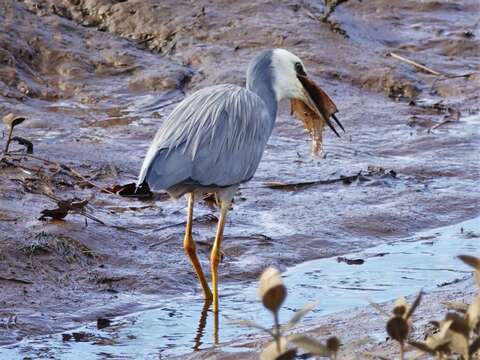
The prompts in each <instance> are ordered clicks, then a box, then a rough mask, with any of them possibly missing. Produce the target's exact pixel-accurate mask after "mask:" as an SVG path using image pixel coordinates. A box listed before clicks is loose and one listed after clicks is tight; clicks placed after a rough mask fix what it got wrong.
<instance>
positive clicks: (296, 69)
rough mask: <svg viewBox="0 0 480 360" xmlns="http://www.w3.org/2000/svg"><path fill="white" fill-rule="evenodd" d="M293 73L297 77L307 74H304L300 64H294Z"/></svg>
mask: <svg viewBox="0 0 480 360" xmlns="http://www.w3.org/2000/svg"><path fill="white" fill-rule="evenodd" d="M295 71H296V72H297V74H299V75H303V76H307V74H306V73H305V70H303V66H302V64H300V63H299V62H297V63H295Z"/></svg>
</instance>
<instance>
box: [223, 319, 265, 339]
mask: <svg viewBox="0 0 480 360" xmlns="http://www.w3.org/2000/svg"><path fill="white" fill-rule="evenodd" d="M228 321H229V322H231V323H232V324H236V325H240V326H243V327H248V328H253V329H259V330H262V331H265V332H266V333H268V334H270V335H271V336H273V333H272V332H271V331H270V330H269V329H267V328H266V327H263V326H262V325H260V324H257V323H256V322H255V321H250V320H236V319H228Z"/></svg>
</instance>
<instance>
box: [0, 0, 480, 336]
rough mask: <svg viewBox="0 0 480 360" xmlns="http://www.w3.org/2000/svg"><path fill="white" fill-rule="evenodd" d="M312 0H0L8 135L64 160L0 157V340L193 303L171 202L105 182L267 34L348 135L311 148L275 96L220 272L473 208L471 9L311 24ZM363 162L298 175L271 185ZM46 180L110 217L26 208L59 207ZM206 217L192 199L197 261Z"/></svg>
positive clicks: (207, 229)
mask: <svg viewBox="0 0 480 360" xmlns="http://www.w3.org/2000/svg"><path fill="white" fill-rule="evenodd" d="M322 9H323V7H322V4H321V3H320V2H306V1H305V2H297V1H285V2H282V3H281V4H279V3H278V2H276V1H255V2H242V3H238V2H234V1H220V2H216V3H215V5H214V4H212V3H210V2H207V1H197V2H195V3H193V4H192V3H191V2H181V1H153V0H151V1H125V2H116V1H115V2H114V1H107V0H105V1H97V0H88V1H77V2H70V1H60V0H59V1H56V0H51V1H22V2H16V1H8V0H3V1H1V2H0V80H1V81H0V113H1V115H2V116H3V115H4V114H7V113H9V112H15V113H19V114H23V115H25V116H26V118H27V120H26V121H25V122H24V123H23V124H21V125H19V126H18V127H17V128H16V129H15V135H17V136H21V137H23V138H26V139H28V140H30V141H31V142H32V143H33V146H34V155H36V156H39V157H41V158H43V159H49V160H50V161H54V162H56V163H57V164H56V163H53V164H52V163H45V162H44V161H42V160H38V159H34V158H24V157H22V156H18V155H17V156H13V157H12V156H8V157H5V158H4V159H3V160H2V163H1V164H0V290H1V297H0V344H9V343H13V342H16V341H18V340H20V339H22V338H23V337H24V336H26V335H35V334H43V333H48V332H51V331H58V330H62V329H69V328H72V327H75V326H77V325H79V324H83V323H84V322H86V321H89V320H95V319H96V318H97V317H98V316H114V315H118V314H124V313H130V312H133V311H136V310H138V309H141V308H142V307H145V306H152V305H153V304H154V300H153V302H150V303H146V301H145V300H144V296H150V295H154V296H159V297H168V296H173V295H178V294H182V293H192V292H196V293H198V295H199V297H200V291H199V289H198V286H197V283H196V280H195V277H194V274H193V271H192V270H191V267H190V265H189V263H188V260H187V259H186V257H185V256H184V254H183V249H182V246H181V241H182V239H183V227H182V226H183V224H182V222H183V221H184V217H185V204H184V202H183V201H179V202H172V201H169V200H168V199H167V198H166V197H165V196H162V195H159V196H157V197H156V198H155V199H154V200H137V199H131V198H123V197H120V196H117V195H112V194H108V193H104V192H101V191H100V190H99V189H101V188H104V187H110V186H112V185H115V184H125V183H129V182H132V181H134V180H135V178H136V176H137V173H138V171H139V168H140V166H141V162H142V159H143V155H144V153H145V151H146V148H147V146H148V144H149V141H150V140H151V138H152V137H153V135H154V133H155V129H156V128H157V127H158V125H159V124H160V123H161V122H162V119H163V118H164V117H165V116H166V115H168V113H169V112H170V111H171V110H172V109H173V106H174V104H175V103H176V102H178V101H179V100H181V99H182V98H183V97H184V96H185V94H188V93H190V92H191V91H193V90H195V89H197V88H201V87H204V86H208V85H212V84H218V83H224V82H231V83H236V84H240V85H242V84H244V79H245V75H244V74H245V69H246V66H247V64H248V61H249V60H250V59H251V58H252V57H253V56H254V55H255V54H257V53H258V52H259V51H261V50H262V49H265V48H271V47H283V48H287V49H289V50H291V51H292V52H294V53H296V54H297V55H299V56H300V57H301V58H302V59H303V60H304V62H305V65H306V67H307V70H308V71H309V73H310V74H311V76H313V77H314V78H315V80H316V81H317V82H318V83H320V84H322V86H323V88H324V89H325V90H326V91H327V93H329V94H330V96H331V97H332V98H333V99H334V101H335V102H336V103H337V106H338V107H339V109H340V113H339V118H340V119H341V120H342V123H343V124H344V125H345V127H346V128H347V134H346V135H345V136H343V137H342V139H336V138H335V137H334V135H333V134H331V133H329V134H327V136H326V138H325V154H324V156H323V157H321V158H313V157H311V156H310V154H309V149H310V144H309V139H308V136H307V135H306V134H305V133H304V131H303V129H302V125H301V123H300V122H298V121H297V120H295V119H293V118H292V117H290V115H289V109H288V106H287V104H285V105H284V106H283V107H282V109H281V112H280V114H279V117H278V120H277V124H276V128H275V130H274V134H273V136H272V138H271V139H270V142H269V145H268V147H267V150H266V152H265V155H264V158H263V160H262V163H261V165H260V168H259V170H258V172H257V174H256V176H255V178H254V179H253V180H252V181H251V182H250V183H248V184H246V185H245V186H243V187H242V188H241V189H240V191H239V194H238V195H237V197H236V199H235V204H234V210H233V211H232V212H231V214H230V218H229V222H228V225H227V229H226V238H225V241H224V247H223V252H224V253H223V262H222V264H221V267H220V273H221V281H222V282H223V283H231V282H251V281H252V280H254V279H256V278H257V276H258V274H259V273H260V272H261V270H262V269H263V268H264V267H265V266H267V265H275V266H277V267H279V268H280V269H285V268H286V267H287V266H290V265H293V264H297V263H300V262H303V261H306V260H309V259H314V258H320V257H325V256H333V255H337V254H343V253H346V252H349V251H353V250H357V249H362V248H365V247H368V246H373V245H376V244H380V243H382V242H386V241H392V240H395V239H398V238H401V237H404V236H408V235H409V234H412V233H413V232H415V231H418V230H422V229H428V228H434V227H437V226H440V225H447V224H453V223H458V222H460V221H462V220H464V219H468V218H473V217H476V216H478V213H479V207H478V200H479V191H478V190H479V187H478V175H479V161H478V160H479V152H478V150H479V140H480V139H479V131H478V129H479V128H478V123H479V112H480V108H479V105H478V104H479V97H480V91H479V90H480V74H479V72H480V59H479V57H478V46H479V37H480V30H479V28H478V14H479V11H480V5H479V3H478V2H477V1H476V0H465V1H449V2H441V1H423V2H421V3H419V2H416V1H403V0H398V1H380V0H373V1H368V2H367V1H363V2H361V3H360V2H357V1H353V0H352V1H351V2H349V3H348V4H346V5H344V6H342V7H339V8H338V9H337V10H336V11H335V12H334V14H333V15H332V17H331V19H332V21H334V22H335V23H336V24H333V25H332V24H324V23H321V22H319V21H318V20H316V19H315V15H317V14H320V13H321V11H322ZM389 52H395V53H398V54H401V55H403V56H405V57H408V58H410V59H413V60H416V61H419V62H421V63H424V64H426V65H427V66H429V67H430V68H432V69H434V70H436V71H439V72H441V73H443V74H446V75H447V76H442V77H439V76H435V75H432V74H428V73H425V72H421V71H419V70H418V69H416V68H415V67H412V66H410V65H408V64H405V63H403V62H400V61H398V60H396V59H394V58H392V57H389V56H386V54H387V53H389ZM460 75H465V76H461V77H460ZM2 146H3V143H2ZM20 149H22V147H21V146H19V145H17V144H13V145H12V149H11V150H20ZM58 164H62V165H67V166H68V167H70V168H71V169H74V170H75V171H76V173H80V174H81V175H82V176H83V177H84V178H86V180H87V181H85V179H81V178H79V177H78V176H72V172H71V171H68V170H65V167H63V168H62V167H59V166H58ZM391 170H393V172H391ZM360 172H361V176H357V177H354V178H352V180H351V181H335V182H331V183H327V184H323V183H322V184H318V185H315V186H309V187H297V188H294V189H290V188H289V189H278V188H277V189H272V188H271V187H269V186H268V184H267V183H268V182H272V181H273V182H283V183H299V182H305V181H311V180H313V181H314V180H327V179H340V178H341V177H342V176H355V175H357V174H359V173H360ZM92 184H94V185H95V186H94V187H92ZM45 193H47V194H50V195H51V196H52V195H53V196H55V197H57V198H63V199H67V198H73V197H77V198H79V199H88V201H89V206H91V208H90V210H89V211H90V212H91V213H92V214H93V215H94V216H95V217H96V218H98V219H101V221H103V222H104V223H105V224H99V223H96V222H95V221H92V220H88V221H87V222H86V221H85V219H84V217H83V216H81V215H75V214H70V215H68V216H67V217H66V218H65V219H64V220H63V221H60V220H55V221H39V220H38V218H39V217H40V213H41V211H42V210H43V209H46V208H48V209H52V208H54V207H55V203H54V202H53V201H52V200H51V199H50V198H49V197H47V196H45V195H44V194H45ZM212 214H213V215H214V214H216V212H215V211H214V210H212V209H210V207H209V206H208V205H207V204H204V203H201V204H199V205H197V207H196V213H195V216H197V217H198V221H197V222H196V223H197V224H196V227H195V228H194V235H195V238H196V240H197V241H198V242H199V251H200V257H201V260H202V263H203V264H204V267H206V268H208V252H209V249H210V246H211V239H212V237H213V232H214V225H215V222H214V220H215V218H214V217H213V216H212ZM207 272H208V270H207Z"/></svg>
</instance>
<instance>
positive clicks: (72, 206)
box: [38, 199, 88, 220]
mask: <svg viewBox="0 0 480 360" xmlns="http://www.w3.org/2000/svg"><path fill="white" fill-rule="evenodd" d="M87 204H88V200H75V199H72V200H61V201H59V202H58V203H57V208H55V209H44V210H42V211H41V213H40V214H42V215H41V216H40V217H39V218H38V220H46V218H47V217H50V218H52V219H55V220H61V219H63V218H65V217H66V216H67V215H68V213H69V212H75V213H82V212H83V211H84V209H85V207H86V206H87Z"/></svg>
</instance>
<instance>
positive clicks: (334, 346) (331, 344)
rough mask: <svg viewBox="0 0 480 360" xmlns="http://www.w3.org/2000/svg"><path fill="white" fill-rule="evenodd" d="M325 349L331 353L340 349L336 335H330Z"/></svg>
mask: <svg viewBox="0 0 480 360" xmlns="http://www.w3.org/2000/svg"><path fill="white" fill-rule="evenodd" d="M327 349H328V350H330V352H331V353H337V352H338V349H340V340H339V339H338V338H337V337H336V336H331V337H329V338H328V339H327Z"/></svg>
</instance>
